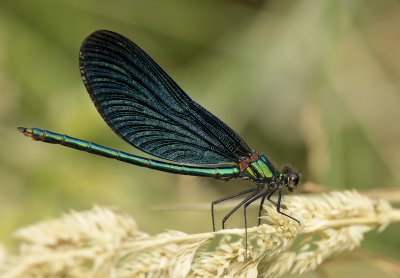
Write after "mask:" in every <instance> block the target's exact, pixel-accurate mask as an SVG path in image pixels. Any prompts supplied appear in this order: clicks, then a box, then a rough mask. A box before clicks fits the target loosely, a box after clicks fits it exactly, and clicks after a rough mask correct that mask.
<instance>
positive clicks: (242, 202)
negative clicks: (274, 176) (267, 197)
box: [222, 187, 263, 229]
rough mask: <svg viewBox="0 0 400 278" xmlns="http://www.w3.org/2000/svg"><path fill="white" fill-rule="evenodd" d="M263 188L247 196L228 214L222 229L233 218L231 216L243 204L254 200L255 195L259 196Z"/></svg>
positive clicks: (256, 189)
mask: <svg viewBox="0 0 400 278" xmlns="http://www.w3.org/2000/svg"><path fill="white" fill-rule="evenodd" d="M262 189H263V187H256V188H255V189H254V190H253V193H251V194H250V195H249V196H247V197H246V198H245V199H244V200H243V201H241V202H240V203H239V204H238V205H236V206H235V207H234V208H233V209H232V210H231V211H230V212H228V213H227V214H226V215H225V216H224V218H223V219H222V229H224V228H225V222H226V221H227V220H228V219H229V217H231V215H232V214H233V213H234V212H235V211H237V210H238V209H239V208H240V207H241V206H243V204H245V203H247V202H248V201H249V200H250V199H252V198H253V197H254V196H255V195H257V194H258V193H259V192H260V191H261V190H262Z"/></svg>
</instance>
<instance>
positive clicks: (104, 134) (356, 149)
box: [0, 0, 400, 277]
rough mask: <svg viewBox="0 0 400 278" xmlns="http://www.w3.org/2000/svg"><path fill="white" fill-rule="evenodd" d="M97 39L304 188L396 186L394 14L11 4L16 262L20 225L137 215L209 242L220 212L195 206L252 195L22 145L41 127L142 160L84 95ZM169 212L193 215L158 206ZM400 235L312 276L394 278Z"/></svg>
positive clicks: (0, 44)
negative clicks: (86, 63)
mask: <svg viewBox="0 0 400 278" xmlns="http://www.w3.org/2000/svg"><path fill="white" fill-rule="evenodd" d="M97 29H110V30H113V31H116V32H119V33H121V34H124V35H125V36H127V37H129V38H131V39H132V40H133V41H135V42H136V43H137V44H139V45H140V46H141V47H142V48H143V49H144V50H146V52H148V53H149V54H150V55H151V56H152V57H153V58H154V59H155V60H156V61H157V62H158V63H159V64H160V65H161V66H162V67H163V68H164V69H165V70H166V71H167V72H168V73H169V74H170V75H171V76H172V77H173V79H174V80H175V81H176V82H177V83H178V84H180V86H181V87H182V88H183V89H184V90H185V91H186V92H187V93H188V94H189V95H190V96H191V97H192V98H193V99H195V100H196V101H197V102H199V103H200V104H202V105H203V106H204V107H206V108H207V109H208V110H210V111H211V112H212V113H214V114H215V115H217V116H218V117H219V118H221V119H222V120H223V121H224V122H226V123H227V124H228V125H230V126H231V127H233V128H234V129H235V130H236V131H237V132H238V133H239V134H240V135H241V136H242V137H243V138H244V139H245V141H246V142H247V143H248V144H249V145H250V146H252V147H253V148H254V149H257V150H259V151H261V152H264V153H265V154H267V155H268V157H270V158H271V160H272V161H273V162H274V163H275V164H276V165H277V166H279V167H282V166H283V165H286V164H289V165H291V166H293V167H295V168H296V169H299V170H300V171H301V173H302V177H303V180H304V181H311V182H314V183H317V184H320V185H323V187H324V188H325V189H327V190H336V189H338V190H340V189H348V188H356V189H358V190H360V191H366V190H371V189H374V190H380V191H382V192H385V190H390V189H393V188H396V187H397V188H399V185H400V123H399V120H400V90H399V86H400V51H399V46H400V2H399V1H394V0H382V1H361V0H354V1H346V0H330V1H329V0H326V1H320V0H315V1H312V0H306V1H263V0H247V1H246V0H236V1H235V0H231V1H228V0H225V1H211V0H202V1H195V0H191V1H189V0H167V1H164V0H160V1H131V0H120V1H94V0H87V1H79V0H68V1H67V0H59V1H53V0H35V1H28V0H19V1H6V0H2V1H0V97H1V98H0V138H1V139H0V140H1V141H0V142H1V144H0V148H1V149H0V165H1V166H0V219H1V221H0V223H1V224H0V242H1V243H2V244H4V245H6V246H7V247H9V248H10V250H12V249H13V248H14V247H15V246H14V244H15V243H14V242H13V241H12V238H11V235H12V232H13V231H14V230H15V229H17V228H18V227H21V226H24V225H28V224H30V223H35V222H38V221H40V220H43V219H47V218H50V217H55V216H59V215H60V214H61V213H62V212H65V211H68V210H70V209H74V210H84V209H88V208H90V207H91V206H92V204H99V205H107V206H113V207H119V208H123V209H125V210H127V211H129V212H130V213H131V214H132V215H133V216H134V217H135V219H136V220H137V221H138V224H139V226H140V227H141V229H142V230H143V231H146V232H149V233H157V232H161V231H163V230H165V229H176V230H182V231H186V232H190V233H197V232H206V231H210V230H211V220H210V213H209V210H208V209H200V210H195V209H194V208H196V207H197V206H196V204H209V203H210V202H211V201H212V200H215V199H218V198H220V197H222V196H225V195H226V194H229V193H233V192H237V191H239V190H242V189H243V188H246V187H248V186H249V185H250V184H249V183H248V182H245V181H231V182H228V183H226V182H221V181H216V180H213V179H207V178H196V177H187V176H178V175H171V174H166V173H162V172H157V171H151V170H148V169H143V168H139V167H134V166H131V165H127V164H123V163H120V162H117V161H112V160H108V159H105V158H101V157H96V156H93V155H88V154H85V153H82V152H78V151H75V150H71V149H68V148H65V147H60V146H53V145H49V144H42V143H36V142H33V141H31V140H28V139H27V138H25V137H23V136H21V134H20V133H19V132H17V130H16V127H17V126H28V127H39V128H46V129H49V130H52V131H55V132H60V133H65V134H68V135H70V136H74V137H78V138H81V139H85V140H89V141H93V142H96V143H99V144H102V145H105V146H109V147H114V148H118V149H121V150H124V151H128V152H131V153H134V154H139V153H140V152H138V151H137V150H135V149H134V148H132V147H130V146H129V145H127V144H126V143H125V142H124V141H122V139H120V138H118V137H117V136H116V135H115V134H114V133H113V132H112V131H111V130H110V129H109V128H108V126H107V125H106V124H105V123H104V122H103V120H102V119H101V117H100V116H99V115H98V113H97V111H96V109H95V108H94V106H93V104H92V103H91V101H90V99H89V97H88V95H87V93H86V91H85V89H84V86H83V84H82V81H81V78H80V73H79V68H78V53H79V47H80V45H81V42H82V41H83V40H84V38H85V37H86V36H87V35H89V34H90V33H91V32H93V31H95V30H97ZM390 192H391V191H390ZM393 199H394V201H396V198H393ZM397 201H398V200H397ZM168 206H171V207H172V208H173V207H174V206H175V207H176V208H179V207H180V206H181V208H182V207H186V208H185V209H163V210H160V209H157V207H158V208H160V207H164V208H165V207H168ZM191 207H192V209H191ZM399 235H400V225H399V224H394V225H391V226H390V227H388V228H387V229H386V230H385V231H384V232H383V233H380V234H377V233H370V234H368V236H367V238H366V240H365V241H364V243H363V248H364V249H363V251H360V250H358V251H355V252H351V253H348V254H345V255H341V256H339V257H337V258H334V259H332V260H330V261H329V262H328V263H327V264H325V265H324V267H322V268H320V269H319V270H318V271H317V272H315V273H313V274H307V276H308V277H320V276H321V277H338V275H339V274H341V275H345V276H344V277H348V276H350V275H353V274H354V273H357V274H360V273H364V276H365V277H376V275H381V277H386V276H387V277H392V276H391V274H390V273H393V272H392V271H391V270H393V269H396V268H397V271H398V270H399V268H400V265H399V264H398V263H397V262H398V260H400V236H399ZM371 262H372V263H371ZM371 275H372V276H371Z"/></svg>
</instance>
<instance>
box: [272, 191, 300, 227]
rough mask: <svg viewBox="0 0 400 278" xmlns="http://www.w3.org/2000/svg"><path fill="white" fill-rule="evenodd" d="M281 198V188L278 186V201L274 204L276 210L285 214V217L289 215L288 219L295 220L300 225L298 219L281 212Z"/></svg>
mask: <svg viewBox="0 0 400 278" xmlns="http://www.w3.org/2000/svg"><path fill="white" fill-rule="evenodd" d="M281 200H282V188H279V191H278V203H277V206H276V211H277V212H279V213H280V214H283V215H285V216H286V217H289V218H290V219H292V220H294V221H296V222H297V223H299V225H301V224H300V221H299V220H297V219H296V218H293V217H292V216H290V215H288V214H286V213H284V212H281Z"/></svg>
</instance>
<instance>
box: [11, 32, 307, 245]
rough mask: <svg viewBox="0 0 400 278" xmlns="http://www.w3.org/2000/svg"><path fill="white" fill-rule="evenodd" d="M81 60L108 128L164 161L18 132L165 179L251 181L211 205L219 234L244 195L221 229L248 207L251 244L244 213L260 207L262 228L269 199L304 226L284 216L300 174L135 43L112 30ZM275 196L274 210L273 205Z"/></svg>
mask: <svg viewBox="0 0 400 278" xmlns="http://www.w3.org/2000/svg"><path fill="white" fill-rule="evenodd" d="M79 58H80V59H79V61H80V71H81V75H82V80H83V82H84V84H85V86H86V89H87V91H88V92H89V95H90V97H91V99H92V101H93V103H94V105H95V106H96V108H97V110H98V111H99V113H100V115H101V116H102V117H103V119H104V121H106V123H107V124H108V125H109V126H110V127H111V128H112V130H114V132H115V133H116V134H118V135H119V136H120V137H121V138H123V139H124V140H125V141H126V142H128V143H129V144H131V145H133V146H134V147H136V148H138V149H140V150H141V151H143V152H146V153H148V154H151V155H153V156H155V157H158V158H161V159H164V160H165V161H160V160H155V159H149V158H145V157H140V156H136V155H132V154H129V153H126V152H122V151H118V150H114V149H110V148H107V147H103V146H100V145H97V144H94V143H91V142H88V141H83V140H80V139H76V138H73V137H70V136H67V135H61V134H58V133H54V132H50V131H47V130H42V129H39V128H24V127H19V128H18V129H19V130H20V131H21V132H22V133H23V134H25V135H26V136H29V137H32V138H33V139H35V140H37V141H43V142H47V143H53V144H61V145H64V146H67V147H70V148H74V149H77V150H82V151H87V152H89V153H93V154H97V155H101V156H105V157H108V158H113V159H117V160H120V161H123V162H126V163H130V164H134V165H137V166H141V167H147V168H151V169H155V170H160V171H164V172H169V173H174V174H181V175H192V176H203V177H213V178H216V179H220V180H229V179H233V178H241V179H248V180H251V181H253V182H254V184H255V186H254V187H252V188H250V189H248V190H245V191H243V192H239V193H236V194H234V195H231V196H227V197H224V198H222V199H219V200H216V201H214V202H212V204H211V212H212V223H213V229H214V230H215V219H214V207H215V205H217V204H218V203H221V202H223V201H226V200H229V199H232V198H237V197H241V196H245V197H243V199H242V200H241V201H240V202H239V203H238V204H237V205H236V206H235V207H234V208H232V209H231V210H230V211H229V213H227V214H226V215H225V216H224V217H223V219H222V228H224V227H225V223H226V221H227V220H228V219H229V217H230V216H231V215H232V214H233V213H234V212H235V211H237V210H238V209H239V208H241V207H243V209H244V216H245V217H244V224H245V228H246V238H247V219H246V209H247V207H248V206H249V205H250V204H252V203H253V202H255V201H257V200H260V205H259V212H258V214H259V220H258V224H260V223H261V218H260V216H261V210H262V205H263V203H264V201H265V199H267V200H269V201H271V202H273V203H274V204H275V205H276V208H277V211H278V212H279V213H281V214H283V215H285V216H287V217H289V218H291V219H293V220H295V221H297V222H298V220H296V219H294V218H293V217H291V216H290V215H287V214H285V213H284V212H282V211H281V199H282V190H283V189H285V188H287V189H288V190H289V191H293V190H294V189H295V188H296V186H297V184H298V182H299V175H298V174H297V173H296V172H295V171H293V170H292V169H290V168H289V167H285V168H283V169H282V171H278V170H277V169H275V168H274V166H273V165H272V163H271V162H270V161H269V160H268V159H267V157H266V156H265V155H263V154H261V153H259V152H256V151H255V150H252V149H251V148H249V147H248V146H247V144H246V143H245V142H244V141H243V140H242V139H241V138H240V137H239V135H237V134H236V133H235V132H234V131H233V130H232V129H231V128H230V127H228V126H227V125H226V124H224V123H223V122H222V121H221V120H219V119H218V118H217V117H215V116H214V115H213V114H211V113H210V112H208V111H207V110H206V109H204V108H203V107H202V106H200V105H199V104H197V103H196V102H194V101H193V100H192V99H191V98H190V97H189V96H188V95H187V94H186V93H185V92H184V91H183V90H182V89H181V88H180V87H179V86H178V85H177V84H176V83H175V82H174V81H173V80H172V79H171V77H169V76H168V74H167V73H165V72H164V71H163V70H162V69H161V67H160V66H159V65H158V64H157V63H156V62H154V60H153V59H152V58H150V56H148V55H147V54H146V53H145V52H144V51H143V50H141V49H140V48H139V47H138V46H137V45H136V44H135V43H133V42H132V41H130V40H129V39H127V38H125V37H123V36H121V35H119V34H117V33H114V32H111V31H104V30H101V31H96V32H94V33H92V34H91V35H90V36H89V37H87V38H86V40H85V41H84V42H83V44H82V46H81V49H80V56H79ZM275 192H277V194H278V199H277V202H276V203H275V202H274V201H273V200H271V196H272V195H273V194H274V193H275ZM246 244H247V240H246Z"/></svg>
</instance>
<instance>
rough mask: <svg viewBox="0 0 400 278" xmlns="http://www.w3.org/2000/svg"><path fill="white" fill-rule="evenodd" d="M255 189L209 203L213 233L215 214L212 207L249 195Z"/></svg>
mask: <svg viewBox="0 0 400 278" xmlns="http://www.w3.org/2000/svg"><path fill="white" fill-rule="evenodd" d="M256 189H257V188H252V189H247V190H245V191H242V192H238V193H235V194H232V195H230V196H226V197H224V198H221V199H218V200H215V201H214V202H212V203H211V218H212V224H213V231H214V232H215V212H214V206H215V205H216V204H219V203H221V202H223V201H227V200H229V199H233V198H235V197H239V196H242V195H244V194H247V193H250V192H254V191H255V190H256Z"/></svg>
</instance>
